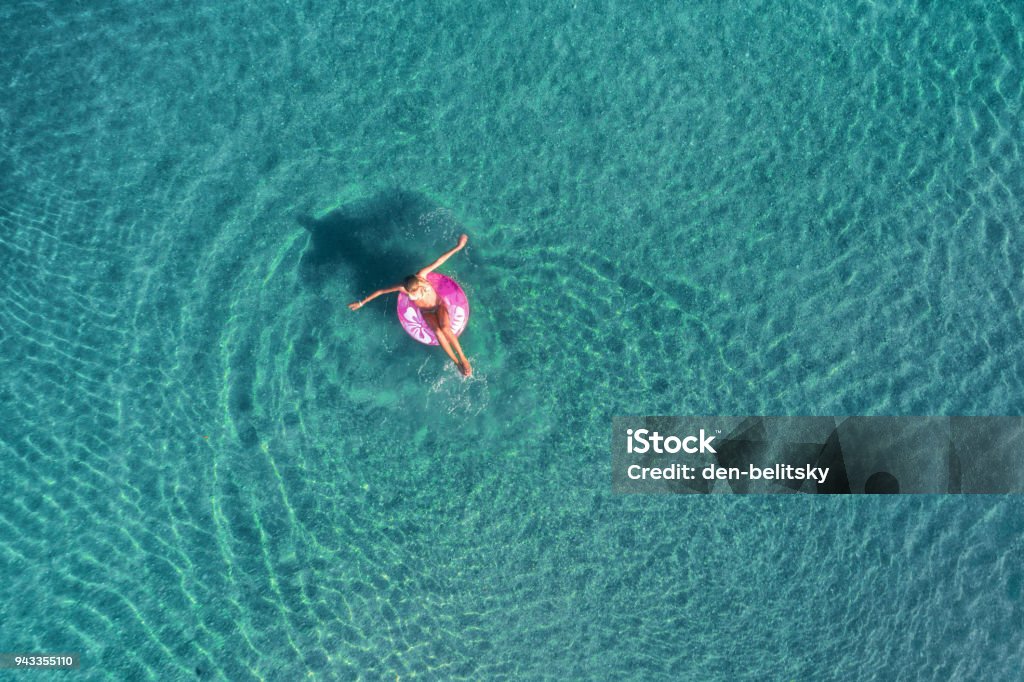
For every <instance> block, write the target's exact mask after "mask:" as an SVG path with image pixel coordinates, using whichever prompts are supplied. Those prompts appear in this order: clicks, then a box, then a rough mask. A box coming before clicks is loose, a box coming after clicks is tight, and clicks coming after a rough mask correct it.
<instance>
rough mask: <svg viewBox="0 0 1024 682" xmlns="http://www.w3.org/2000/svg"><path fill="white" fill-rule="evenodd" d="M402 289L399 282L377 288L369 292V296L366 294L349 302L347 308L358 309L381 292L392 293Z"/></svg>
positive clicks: (380, 294)
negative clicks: (359, 299) (362, 297)
mask: <svg viewBox="0 0 1024 682" xmlns="http://www.w3.org/2000/svg"><path fill="white" fill-rule="evenodd" d="M402 289H403V287H402V285H401V284H396V285H395V286H393V287H388V288H387V289H377V291H375V292H373V293H372V294H370V295H369V296H367V297H366V298H364V299H363V300H361V301H356V302H355V303H349V304H348V308H349V310H359V309H360V308H362V307H363V306H364V305H366V304H367V303H369V302H370V301H372V300H373V299H375V298H377V297H378V296H382V295H383V294H390V293H393V292H395V291H402Z"/></svg>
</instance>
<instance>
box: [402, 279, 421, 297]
mask: <svg viewBox="0 0 1024 682" xmlns="http://www.w3.org/2000/svg"><path fill="white" fill-rule="evenodd" d="M402 286H403V287H405V290H406V291H407V292H408V293H410V294H414V293H416V291H417V290H419V288H420V287H422V286H423V284H422V283H421V282H420V278H419V277H417V276H416V275H409V276H408V277H406V278H405V279H404V280H402Z"/></svg>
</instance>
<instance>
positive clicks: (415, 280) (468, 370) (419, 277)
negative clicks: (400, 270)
mask: <svg viewBox="0 0 1024 682" xmlns="http://www.w3.org/2000/svg"><path fill="white" fill-rule="evenodd" d="M468 241H469V237H468V236H466V235H462V236H461V237H459V243H458V244H457V245H456V246H455V248H454V249H452V250H451V251H446V252H445V253H443V254H441V257H440V258H438V259H437V260H436V261H434V262H433V263H431V264H430V265H428V266H427V267H425V268H423V269H422V270H420V271H419V272H417V273H416V274H415V275H409V276H408V277H406V278H405V279H404V280H403V281H402V283H401V284H396V285H395V286H393V287H388V288H387V289H378V290H377V291H375V292H373V293H372V294H370V295H369V296H367V297H366V298H364V299H363V300H361V301H356V302H355V303H349V304H348V307H349V308H350V309H351V310H359V309H360V308H362V307H363V306H364V305H366V304H367V303H369V302H370V301H372V300H373V299H375V298H377V297H378V296H380V295H381V294H390V293H394V292H404V293H405V294H406V295H408V296H409V298H410V299H411V300H412V303H413V305H415V306H416V307H417V308H419V309H420V313H421V314H422V315H423V319H424V320H426V322H427V324H428V325H430V328H431V329H432V330H434V334H435V335H436V336H437V342H438V343H439V344H441V348H444V352H445V353H447V354H448V357H450V358H451V359H452V362H454V363H455V366H456V367H458V368H459V371H460V372H462V374H463V376H467V377H468V376H470V375H472V374H473V368H472V367H470V366H469V360H467V359H466V356H465V355H464V354H463V352H462V346H460V345H459V338H458V337H457V336H456V335H455V333H454V332H453V331H452V321H451V317H450V316H449V315H448V307H447V305H446V304H445V301H444V299H443V298H442V297H441V296H440V295H438V293H437V291H436V290H435V289H434V287H433V286H431V284H430V282H428V281H427V275H428V274H430V273H431V272H433V271H434V270H436V269H437V268H439V267H441V264H442V263H444V262H445V261H446V260H448V259H449V258H451V257H452V256H454V255H455V254H456V253H457V252H459V251H461V250H462V249H463V248H464V247H465V246H466V242H468Z"/></svg>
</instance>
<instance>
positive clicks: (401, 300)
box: [398, 272, 469, 346]
mask: <svg viewBox="0 0 1024 682" xmlns="http://www.w3.org/2000/svg"><path fill="white" fill-rule="evenodd" d="M427 281H428V282H430V286H432V287H434V291H436V292H437V295H438V296H440V297H441V298H442V299H443V300H444V302H445V305H446V307H447V308H448V317H449V318H450V319H451V322H452V331H453V332H455V335H456V336H458V335H459V334H461V333H462V330H463V329H465V328H466V325H467V324H469V300H468V299H467V298H466V292H465V291H463V290H462V287H460V286H459V284H458V282H456V281H455V280H454V279H452V278H451V277H448V276H446V275H442V274H440V273H437V272H431V273H427ZM398 319H399V321H400V322H401V323H402V327H403V328H404V329H405V331H407V332H408V333H409V336H411V337H412V338H414V339H416V340H417V341H419V342H420V343H425V344H427V345H429V346H436V345H438V343H437V336H436V335H435V334H434V330H433V329H431V328H430V325H428V324H427V321H426V320H424V319H423V313H421V312H420V309H419V308H417V307H416V306H415V305H413V303H412V301H410V300H409V296H408V295H406V294H405V293H404V292H401V293H399V294H398Z"/></svg>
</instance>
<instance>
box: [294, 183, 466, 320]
mask: <svg viewBox="0 0 1024 682" xmlns="http://www.w3.org/2000/svg"><path fill="white" fill-rule="evenodd" d="M438 208H439V207H438V206H436V205H435V204H433V203H432V202H431V201H430V200H429V199H427V198H426V197H424V196H422V195H420V194H417V193H415V192H408V191H405V190H390V191H386V192H381V193H379V194H377V195H375V196H373V197H370V198H368V199H363V200H359V201H355V202H352V203H350V204H346V205H344V206H341V207H339V208H336V209H334V210H333V211H331V212H330V213H328V214H326V215H324V216H323V217H320V218H313V217H311V216H304V215H300V216H298V218H297V220H298V222H299V224H300V225H302V226H303V227H304V228H306V229H307V230H308V231H309V233H310V235H311V236H312V239H311V240H310V245H309V247H308V248H307V250H306V252H305V253H304V254H303V256H302V260H301V261H300V263H299V269H300V276H301V277H302V280H303V282H305V283H306V284H307V285H309V286H311V287H313V288H314V289H318V290H319V289H320V288H322V287H323V286H324V284H325V283H327V282H328V281H330V280H332V279H334V278H336V277H339V276H341V277H343V278H345V279H347V280H349V281H350V282H351V284H352V289H353V290H354V291H357V292H359V295H360V296H366V295H368V294H370V293H372V292H373V291H374V290H376V289H382V288H385V287H388V286H392V285H394V284H397V283H399V282H400V281H401V280H402V278H403V277H405V276H406V275H408V274H411V273H412V272H415V271H416V270H417V269H419V268H422V267H424V266H426V265H429V264H430V262H431V260H433V259H434V258H436V257H437V256H438V255H439V254H440V253H442V252H443V250H444V249H445V248H448V246H449V245H448V244H446V243H442V241H441V238H442V237H447V236H448V235H447V234H444V235H442V234H439V233H437V234H436V232H438V230H436V229H435V226H434V224H433V223H432V222H431V221H429V220H425V217H426V216H428V215H430V214H431V213H432V212H433V211H436V210H437V209H438ZM450 231H451V229H450V226H446V229H445V232H446V233H447V232H450ZM375 309H376V310H378V311H379V312H381V313H384V312H386V307H385V306H375Z"/></svg>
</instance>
